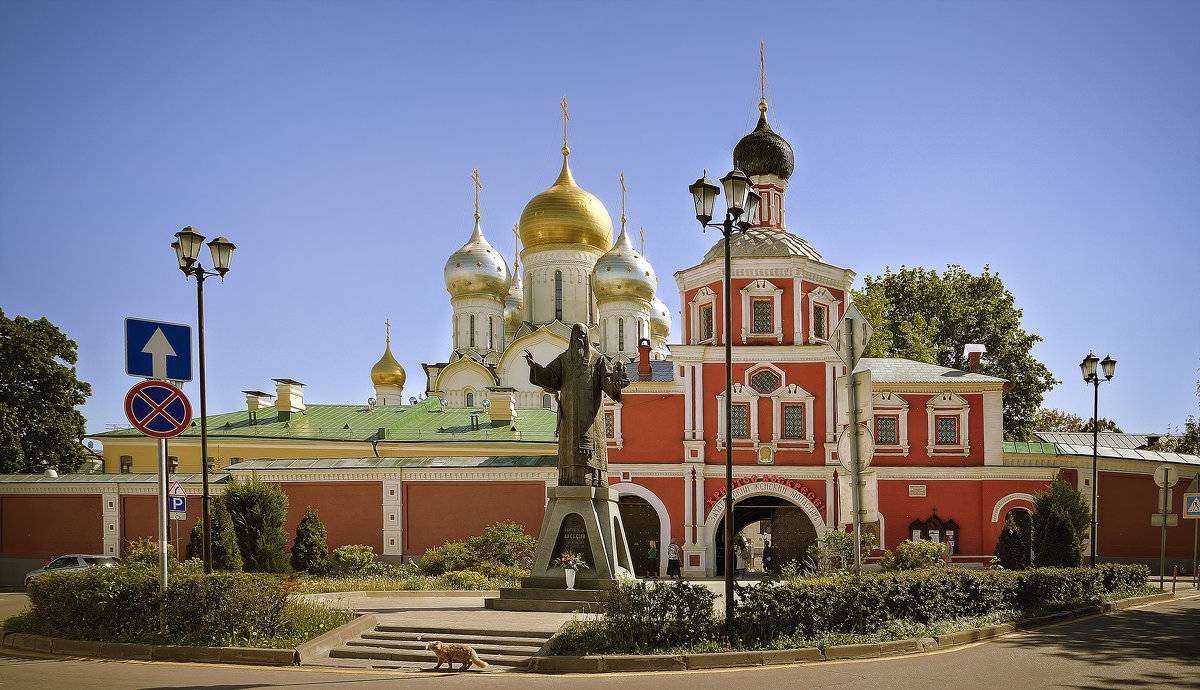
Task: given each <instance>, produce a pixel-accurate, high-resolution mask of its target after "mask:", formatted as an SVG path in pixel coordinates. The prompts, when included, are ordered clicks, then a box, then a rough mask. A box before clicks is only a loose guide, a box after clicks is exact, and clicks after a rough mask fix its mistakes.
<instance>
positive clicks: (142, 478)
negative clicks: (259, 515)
mask: <svg viewBox="0 0 1200 690" xmlns="http://www.w3.org/2000/svg"><path fill="white" fill-rule="evenodd" d="M551 457H553V456H551ZM228 479H229V475H228V474H226V473H225V472H224V471H223V470H222V471H217V470H214V471H212V472H209V473H208V483H209V484H221V483H223V482H225V481H227V480H228ZM170 480H171V481H178V482H179V483H181V484H197V485H199V484H203V483H204V478H203V476H202V475H200V473H198V472H197V473H183V474H172V475H170ZM157 482H158V475H157V474H145V473H125V474H61V475H59V476H57V477H47V476H46V475H44V474H0V484H155V483H157Z"/></svg>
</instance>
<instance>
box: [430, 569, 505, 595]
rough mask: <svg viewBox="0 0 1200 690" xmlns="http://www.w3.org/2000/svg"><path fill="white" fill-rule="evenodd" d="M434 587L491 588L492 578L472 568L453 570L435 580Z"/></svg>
mask: <svg viewBox="0 0 1200 690" xmlns="http://www.w3.org/2000/svg"><path fill="white" fill-rule="evenodd" d="M433 589H464V590H490V589H492V580H491V578H489V577H488V576H486V575H483V574H481V573H477V572H474V571H472V570H451V571H450V572H447V573H442V574H441V575H439V576H438V577H437V578H436V579H435V580H434V581H433Z"/></svg>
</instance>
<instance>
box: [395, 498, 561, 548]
mask: <svg viewBox="0 0 1200 690" xmlns="http://www.w3.org/2000/svg"><path fill="white" fill-rule="evenodd" d="M402 493H403V500H402V505H403V511H404V518H403V520H404V525H405V529H404V547H403V551H404V553H405V554H406V555H420V554H422V553H425V550H426V549H428V548H429V547H431V546H441V545H442V544H444V543H446V542H447V541H459V540H463V539H467V538H469V537H472V536H475V535H478V534H482V533H483V530H484V528H485V527H487V526H488V525H494V524H496V523H497V522H503V521H506V520H507V521H511V522H515V523H517V524H520V525H523V526H524V527H525V531H526V532H528V533H529V534H534V535H536V534H537V533H538V532H539V531H540V530H541V528H542V517H543V516H544V515H545V512H546V485H545V483H544V482H510V481H505V482H404V486H403V489H402ZM377 502H378V501H377ZM373 524H375V525H378V524H379V519H378V518H376V521H375V522H374V523H373Z"/></svg>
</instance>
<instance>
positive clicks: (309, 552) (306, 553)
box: [292, 506, 329, 575]
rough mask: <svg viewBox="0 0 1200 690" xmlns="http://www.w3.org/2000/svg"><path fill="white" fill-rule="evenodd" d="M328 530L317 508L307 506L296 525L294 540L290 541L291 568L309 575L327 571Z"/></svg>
mask: <svg viewBox="0 0 1200 690" xmlns="http://www.w3.org/2000/svg"><path fill="white" fill-rule="evenodd" d="M328 539H329V532H327V531H326V530H325V523H323V522H321V516H320V515H319V514H318V513H317V509H316V508H313V507H312V506H307V507H305V509H304V517H302V518H300V524H298V525H296V540H295V541H293V542H292V570H293V571H295V572H298V573H299V572H304V573H308V574H310V575H324V574H325V573H326V572H328V571H329V541H328Z"/></svg>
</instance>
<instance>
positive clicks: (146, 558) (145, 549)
mask: <svg viewBox="0 0 1200 690" xmlns="http://www.w3.org/2000/svg"><path fill="white" fill-rule="evenodd" d="M124 558H125V560H124V561H123V563H124V564H125V565H128V566H133V565H139V566H144V567H147V568H151V569H152V570H153V572H154V573H155V577H158V541H157V540H155V539H151V538H150V537H142V538H140V539H137V540H135V541H131V542H127V543H126V544H125V549H124ZM202 572H204V562H203V561H201V560H200V559H199V558H189V559H188V560H186V561H183V562H182V563H181V562H179V560H177V559H176V558H175V547H174V546H173V545H171V544H167V574H168V575H174V574H181V575H197V574H199V573H202Z"/></svg>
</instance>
